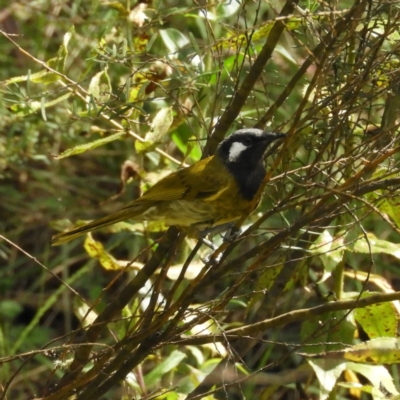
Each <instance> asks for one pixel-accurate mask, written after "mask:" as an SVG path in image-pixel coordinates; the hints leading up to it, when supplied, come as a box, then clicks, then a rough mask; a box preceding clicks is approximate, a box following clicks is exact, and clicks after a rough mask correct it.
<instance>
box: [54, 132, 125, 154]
mask: <svg viewBox="0 0 400 400" xmlns="http://www.w3.org/2000/svg"><path fill="white" fill-rule="evenodd" d="M125 135H126V133H125V132H118V133H114V134H113V135H110V136H107V137H105V138H101V139H98V140H94V141H93V142H90V143H85V144H80V145H78V146H75V147H72V148H71V149H68V150H65V151H64V152H62V153H61V154H60V155H58V156H55V157H54V158H55V159H56V160H61V159H62V158H66V157H71V156H74V155H76V154H81V153H84V152H86V151H89V150H92V149H95V148H96V147H100V146H104V145H105V144H107V143H110V142H113V141H114V140H118V139H121V138H122V137H123V136H125Z"/></svg>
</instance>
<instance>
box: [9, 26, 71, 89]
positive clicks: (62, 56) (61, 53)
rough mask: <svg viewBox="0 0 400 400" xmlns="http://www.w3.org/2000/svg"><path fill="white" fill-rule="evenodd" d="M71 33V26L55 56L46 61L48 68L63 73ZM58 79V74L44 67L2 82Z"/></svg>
mask: <svg viewBox="0 0 400 400" xmlns="http://www.w3.org/2000/svg"><path fill="white" fill-rule="evenodd" d="M73 33H74V28H73V27H72V28H71V29H70V30H69V31H68V32H67V33H65V34H64V37H63V43H62V45H61V46H60V48H59V49H58V52H57V57H53V58H50V59H49V60H48V61H47V62H46V64H47V65H48V66H49V67H50V68H52V69H55V70H56V71H58V72H61V73H64V71H65V64H66V61H67V56H68V44H69V41H70V39H71V37H72V34H73ZM59 79H61V76H60V75H58V74H55V73H54V72H49V71H48V70H47V69H44V70H42V71H38V72H35V73H33V74H27V75H23V76H16V77H14V78H11V79H7V80H6V81H4V82H3V83H4V84H5V85H10V84H12V83H19V82H26V81H28V80H29V81H30V82H33V83H43V84H49V83H53V82H56V81H58V80H59Z"/></svg>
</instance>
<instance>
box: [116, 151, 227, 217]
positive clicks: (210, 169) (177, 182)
mask: <svg viewBox="0 0 400 400" xmlns="http://www.w3.org/2000/svg"><path fill="white" fill-rule="evenodd" d="M221 168H225V167H224V166H223V165H220V162H218V161H217V160H215V159H214V158H212V157H209V158H206V159H204V160H201V161H199V162H198V163H196V164H194V165H192V166H190V167H188V168H185V169H181V170H179V171H176V172H173V173H172V174H170V175H168V176H167V177H165V178H164V179H162V180H161V181H159V182H157V183H156V184H155V185H154V186H153V187H151V188H150V189H149V190H148V191H147V192H146V193H144V194H143V196H142V197H140V198H139V199H137V200H135V201H133V202H131V203H130V204H128V205H127V206H125V207H124V209H126V208H130V207H133V206H136V205H138V204H143V203H147V204H148V203H153V202H154V203H157V202H160V201H173V200H195V199H203V200H205V201H207V198H213V197H215V196H216V195H218V193H219V192H221V190H223V189H224V186H225V184H226V182H225V181H226V177H225V174H222V178H221V176H220V172H221Z"/></svg>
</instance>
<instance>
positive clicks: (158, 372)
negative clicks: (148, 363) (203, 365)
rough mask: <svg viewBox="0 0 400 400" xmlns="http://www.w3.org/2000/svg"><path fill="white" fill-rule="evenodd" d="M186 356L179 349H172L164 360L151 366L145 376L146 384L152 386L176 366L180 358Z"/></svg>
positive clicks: (180, 360)
mask: <svg viewBox="0 0 400 400" xmlns="http://www.w3.org/2000/svg"><path fill="white" fill-rule="evenodd" d="M184 358H186V354H184V353H182V352H181V351H179V350H174V351H173V352H172V353H171V354H170V355H169V356H168V357H167V358H166V359H165V360H164V361H162V362H161V363H160V364H159V365H157V366H156V367H155V368H153V369H152V370H151V371H150V372H149V373H148V374H147V375H146V376H145V377H144V382H145V384H146V386H152V385H155V384H157V383H159V382H160V380H161V378H162V377H163V376H164V375H165V374H166V373H167V372H170V371H172V370H173V369H174V368H176V367H177V366H178V365H179V364H180V363H181V362H182V360H183V359H184Z"/></svg>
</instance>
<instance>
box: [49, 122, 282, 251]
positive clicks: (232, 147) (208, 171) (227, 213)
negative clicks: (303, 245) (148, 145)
mask: <svg viewBox="0 0 400 400" xmlns="http://www.w3.org/2000/svg"><path fill="white" fill-rule="evenodd" d="M285 136H286V135H285V134H283V133H277V132H266V131H263V130H261V129H256V128H244V129H239V130H237V131H235V132H234V133H232V134H231V135H230V136H228V137H227V138H225V139H224V140H223V141H222V142H221V143H220V144H219V145H218V147H217V150H216V152H215V155H213V156H210V157H207V158H204V159H202V160H200V161H198V162H196V163H194V164H193V165H191V166H189V167H186V168H183V169H180V170H177V171H175V172H173V173H171V174H170V175H168V176H166V177H165V178H163V179H161V180H160V181H158V182H157V183H155V184H154V185H153V186H152V187H151V188H150V189H149V190H147V191H146V192H145V193H144V194H143V195H142V196H141V197H139V198H138V199H136V200H133V201H132V202H130V203H128V204H127V205H126V206H124V207H123V208H122V209H120V210H119V211H117V212H115V213H112V214H110V215H107V216H105V217H102V218H99V219H96V220H94V221H92V222H89V223H87V224H85V225H82V226H79V227H77V228H74V229H72V230H69V231H67V232H62V233H58V234H56V235H54V236H53V237H52V239H51V244H52V245H53V246H58V245H61V244H63V243H66V242H69V241H70V240H73V239H76V238H78V237H79V236H81V235H84V234H85V233H88V232H91V231H94V230H97V229H100V228H104V227H106V226H108V225H112V224H115V223H117V222H120V221H124V220H128V219H132V220H135V221H138V222H140V221H155V220H157V221H161V222H163V223H164V225H165V226H172V225H175V226H178V227H181V228H183V229H187V230H188V232H189V233H191V236H194V237H196V236H198V237H201V232H204V231H208V230H212V229H214V228H218V227H220V226H225V225H229V224H233V223H235V222H236V221H238V220H239V219H241V218H242V217H243V216H247V215H249V214H251V213H252V212H253V211H254V210H255V208H256V207H257V206H258V204H259V202H260V200H261V196H262V193H259V189H260V186H261V184H262V182H263V180H264V178H265V176H266V169H265V166H264V159H263V155H264V153H265V151H266V150H267V148H268V147H269V145H270V144H271V143H272V142H274V141H275V140H277V139H281V138H284V137H285Z"/></svg>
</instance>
